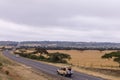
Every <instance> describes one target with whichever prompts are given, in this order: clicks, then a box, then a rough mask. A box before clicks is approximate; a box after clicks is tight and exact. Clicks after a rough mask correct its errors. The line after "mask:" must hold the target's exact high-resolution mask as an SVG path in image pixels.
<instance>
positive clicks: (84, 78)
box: [3, 51, 105, 80]
mask: <svg viewBox="0 0 120 80" xmlns="http://www.w3.org/2000/svg"><path fill="white" fill-rule="evenodd" d="M3 54H4V55H5V56H6V57H8V58H10V59H12V60H14V61H17V62H19V63H22V64H25V65H27V66H30V67H32V68H35V69H37V70H38V71H39V70H41V71H43V72H46V73H48V74H51V75H56V76H57V73H56V70H57V69H58V67H55V66H51V65H48V64H43V63H40V62H37V61H33V60H30V59H27V58H23V57H16V56H15V55H13V54H10V52H9V51H4V52H3ZM70 80H105V79H102V78H98V77H95V76H90V75H87V74H84V73H80V72H76V71H75V72H74V75H73V76H72V78H71V79H70Z"/></svg>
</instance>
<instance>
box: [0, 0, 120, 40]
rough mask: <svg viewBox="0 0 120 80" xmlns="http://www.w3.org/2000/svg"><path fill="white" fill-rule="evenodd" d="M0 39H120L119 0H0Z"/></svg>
mask: <svg viewBox="0 0 120 80" xmlns="http://www.w3.org/2000/svg"><path fill="white" fill-rule="evenodd" d="M0 40H13V41H27V40H28V41H39V40H40V41H43V40H50V41H87V42H91V41H92V42H120V0H0Z"/></svg>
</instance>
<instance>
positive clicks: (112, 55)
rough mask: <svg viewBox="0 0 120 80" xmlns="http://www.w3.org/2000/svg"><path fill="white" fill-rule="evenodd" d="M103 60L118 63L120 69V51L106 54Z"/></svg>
mask: <svg viewBox="0 0 120 80" xmlns="http://www.w3.org/2000/svg"><path fill="white" fill-rule="evenodd" d="M102 58H103V59H113V61H115V62H117V63H118V64H119V67H120V51H117V52H111V53H106V54H105V55H103V56H102Z"/></svg>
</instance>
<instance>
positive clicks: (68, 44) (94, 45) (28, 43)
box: [0, 41, 120, 49]
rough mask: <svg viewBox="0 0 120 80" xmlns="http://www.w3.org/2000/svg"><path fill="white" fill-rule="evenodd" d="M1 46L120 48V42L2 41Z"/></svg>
mask: <svg viewBox="0 0 120 80" xmlns="http://www.w3.org/2000/svg"><path fill="white" fill-rule="evenodd" d="M0 46H17V47H45V48H51V49H52V48H61V49H62V48H63V49H64V48H66V49H84V48H86V49H100V48H101V49H120V43H110V42H70V41H23V42H15V41H0Z"/></svg>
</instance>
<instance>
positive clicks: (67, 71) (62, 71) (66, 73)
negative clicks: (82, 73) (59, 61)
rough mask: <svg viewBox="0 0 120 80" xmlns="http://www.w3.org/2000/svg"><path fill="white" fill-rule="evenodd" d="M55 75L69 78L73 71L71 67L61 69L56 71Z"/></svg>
mask: <svg viewBox="0 0 120 80" xmlns="http://www.w3.org/2000/svg"><path fill="white" fill-rule="evenodd" d="M57 73H58V74H60V75H62V76H65V77H71V76H72V75H73V70H72V68H71V67H61V68H59V69H57Z"/></svg>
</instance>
